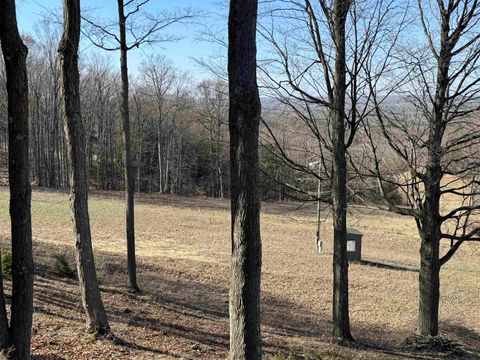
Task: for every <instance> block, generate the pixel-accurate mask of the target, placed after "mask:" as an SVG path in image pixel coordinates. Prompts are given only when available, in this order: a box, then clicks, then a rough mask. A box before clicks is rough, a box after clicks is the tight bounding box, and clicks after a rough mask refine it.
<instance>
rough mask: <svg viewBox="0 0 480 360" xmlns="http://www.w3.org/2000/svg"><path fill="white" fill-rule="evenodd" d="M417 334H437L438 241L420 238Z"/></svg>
mask: <svg viewBox="0 0 480 360" xmlns="http://www.w3.org/2000/svg"><path fill="white" fill-rule="evenodd" d="M420 257H421V263H420V273H419V295H420V296H419V312H418V330H417V331H418V334H419V335H423V336H437V335H438V308H439V300H440V263H439V241H437V239H429V238H425V239H424V238H422V244H421V247H420Z"/></svg>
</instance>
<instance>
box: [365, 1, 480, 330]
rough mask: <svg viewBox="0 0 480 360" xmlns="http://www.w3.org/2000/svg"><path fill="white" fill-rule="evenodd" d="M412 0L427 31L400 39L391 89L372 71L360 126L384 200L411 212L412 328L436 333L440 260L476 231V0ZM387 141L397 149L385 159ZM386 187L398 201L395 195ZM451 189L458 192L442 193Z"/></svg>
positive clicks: (479, 65)
mask: <svg viewBox="0 0 480 360" xmlns="http://www.w3.org/2000/svg"><path fill="white" fill-rule="evenodd" d="M417 4H418V8H417V11H418V12H417V16H416V18H417V19H418V21H419V23H418V25H419V27H420V28H423V38H422V37H419V42H418V44H417V45H416V46H411V44H409V47H408V48H406V49H404V55H403V56H404V60H403V64H404V66H403V72H401V71H397V72H396V74H397V75H396V76H395V77H393V78H392V79H391V81H390V83H394V84H398V83H400V84H402V85H401V86H398V85H397V86H398V87H397V88H396V89H393V90H388V88H385V84H382V82H379V81H378V79H377V78H376V76H375V75H374V71H372V72H370V74H369V75H370V76H369V83H370V87H371V92H372V98H373V100H374V105H375V106H374V108H375V116H374V118H375V120H376V121H374V122H371V121H370V122H368V123H366V127H365V129H366V134H367V139H368V143H369V144H370V147H369V152H370V154H371V156H370V157H368V158H366V159H368V160H369V161H367V163H365V164H364V168H365V169H367V168H368V169H370V170H368V171H365V170H364V172H365V173H366V174H369V175H370V176H371V177H373V178H374V179H375V180H376V181H377V183H378V186H379V190H380V192H381V194H383V195H384V198H385V201H386V204H387V205H388V207H389V209H391V210H393V211H395V212H397V213H399V214H402V215H406V216H411V217H413V218H414V219H415V222H416V224H417V229H418V233H419V235H420V239H421V246H420V258H421V261H420V274H419V316H418V333H419V334H420V335H424V336H436V335H438V314H439V300H440V269H441V267H442V266H443V265H444V264H445V263H446V262H447V261H448V260H450V258H451V257H452V256H453V255H454V254H455V252H456V251H457V250H458V249H459V247H460V246H461V245H462V244H464V243H465V242H468V241H480V225H479V221H478V216H479V214H480V203H479V195H480V189H479V181H478V174H479V172H480V162H479V158H478V145H479V143H480V131H479V125H480V122H479V110H480V107H479V105H478V101H479V99H480V35H479V33H478V26H479V24H480V2H479V1H478V0H465V1H460V0H448V1H437V2H434V3H430V2H428V1H423V0H419V1H418V3H417ZM422 39H423V41H422ZM399 79H403V80H401V81H399ZM386 90H387V91H386ZM391 99H393V100H391ZM392 104H395V105H392ZM385 147H386V148H388V149H390V152H391V153H392V155H393V156H391V157H390V160H391V161H390V162H389V163H387V162H386V161H385V157H384V156H385V150H384V149H385ZM392 189H393V190H392ZM392 193H398V194H400V195H401V196H402V199H403V204H396V203H394V202H393V201H392V196H391V195H392ZM447 196H449V197H451V199H453V200H454V201H448V202H446V201H444V199H445V198H446V197H447ZM442 240H444V241H447V243H448V242H449V246H446V249H445V247H442V246H441V244H442Z"/></svg>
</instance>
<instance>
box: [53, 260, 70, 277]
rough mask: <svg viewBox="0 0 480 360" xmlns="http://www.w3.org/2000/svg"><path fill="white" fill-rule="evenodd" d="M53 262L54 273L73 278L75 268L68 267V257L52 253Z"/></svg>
mask: <svg viewBox="0 0 480 360" xmlns="http://www.w3.org/2000/svg"><path fill="white" fill-rule="evenodd" d="M54 259H55V263H54V265H53V268H54V271H55V273H56V274H57V275H58V276H60V277H63V278H68V279H74V278H75V270H73V269H72V268H71V267H70V264H69V263H68V258H67V256H66V255H65V254H56V255H54Z"/></svg>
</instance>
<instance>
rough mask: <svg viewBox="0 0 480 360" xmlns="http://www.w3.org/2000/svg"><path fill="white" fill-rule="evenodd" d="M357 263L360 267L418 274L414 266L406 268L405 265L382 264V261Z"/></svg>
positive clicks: (361, 261) (360, 261)
mask: <svg viewBox="0 0 480 360" xmlns="http://www.w3.org/2000/svg"><path fill="white" fill-rule="evenodd" d="M356 263H357V264H360V265H365V266H371V267H375V268H379V269H386V270H396V271H410V272H416V273H418V269H417V268H414V267H412V266H405V265H399V264H392V263H386V262H380V261H372V260H364V259H362V260H359V261H356Z"/></svg>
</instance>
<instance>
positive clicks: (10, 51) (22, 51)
mask: <svg viewBox="0 0 480 360" xmlns="http://www.w3.org/2000/svg"><path fill="white" fill-rule="evenodd" d="M0 8H1V11H0V41H1V44H2V51H3V58H4V60H5V68H6V75H7V94H8V119H9V121H8V140H9V142H8V174H9V185H10V218H11V227H12V228H11V231H12V306H11V321H10V341H9V345H10V346H11V347H12V348H13V352H12V353H11V355H10V357H11V358H12V359H30V340H31V331H32V311H33V256H32V225H31V212H30V211H31V210H30V209H31V187H30V179H29V171H30V165H29V157H28V152H29V148H28V135H29V134H28V129H29V127H28V79H27V66H26V59H27V52H28V50H27V48H26V46H25V45H24V44H23V42H22V39H21V37H20V34H19V32H18V28H17V20H16V11H15V1H14V0H1V1H0ZM0 325H1V324H0Z"/></svg>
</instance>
